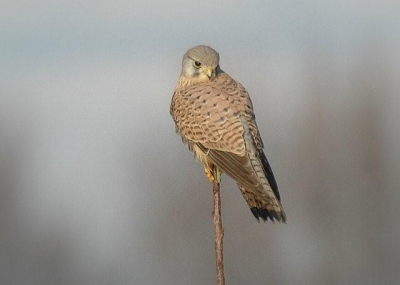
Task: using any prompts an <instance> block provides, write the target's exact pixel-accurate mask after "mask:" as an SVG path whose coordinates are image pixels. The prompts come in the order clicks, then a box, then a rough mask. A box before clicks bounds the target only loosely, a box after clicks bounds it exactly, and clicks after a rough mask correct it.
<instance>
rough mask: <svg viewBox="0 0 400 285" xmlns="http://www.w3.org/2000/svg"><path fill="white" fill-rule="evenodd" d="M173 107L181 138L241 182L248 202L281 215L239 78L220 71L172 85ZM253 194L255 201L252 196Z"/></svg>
mask: <svg viewBox="0 0 400 285" xmlns="http://www.w3.org/2000/svg"><path fill="white" fill-rule="evenodd" d="M171 113H172V115H173V117H174V120H175V123H176V126H177V130H178V131H179V132H180V134H181V135H182V137H183V139H184V140H185V141H187V142H190V143H195V144H196V145H197V146H198V147H199V148H200V149H201V150H202V151H203V152H204V153H205V154H206V155H208V157H209V158H210V160H211V161H212V162H213V163H214V164H215V165H217V166H218V167H219V168H220V169H221V170H222V171H223V172H225V173H226V174H228V175H229V176H230V177H232V178H233V179H234V180H235V181H236V182H237V183H238V184H239V187H240V189H241V191H242V193H243V195H244V196H245V198H246V200H247V202H248V203H249V205H250V207H252V205H253V204H254V207H255V208H259V209H260V211H262V210H263V209H264V210H265V211H266V213H267V214H266V215H270V216H269V217H270V218H271V219H273V218H276V219H278V220H283V221H284V220H285V216H284V212H283V209H282V206H281V204H280V201H279V200H280V197H279V192H278V187H277V184H276V182H275V178H274V175H273V174H272V170H271V168H270V166H269V164H268V161H267V159H266V157H265V155H264V153H263V150H262V148H263V143H262V140H261V137H260V134H259V132H258V128H257V125H256V122H255V116H254V113H253V106H252V103H251V100H250V97H249V95H248V93H247V91H246V90H245V89H244V88H243V87H242V86H241V85H240V84H239V83H237V82H236V81H234V80H233V79H232V78H231V77H229V75H227V74H225V73H223V74H220V75H219V76H218V77H217V78H216V79H215V80H214V81H212V82H210V83H209V84H199V85H195V86H192V87H189V88H186V89H182V90H176V91H175V94H174V97H173V99H172V105H171ZM244 191H246V192H248V194H246V193H245V192H244ZM253 196H254V197H255V198H254V199H256V201H250V200H252V199H253V198H252V197H253ZM252 211H253V209H252ZM253 214H254V215H255V216H256V217H257V218H258V217H262V218H263V219H264V216H265V215H263V213H261V214H258V215H257V214H256V213H255V212H254V211H253ZM265 219H266V218H265Z"/></svg>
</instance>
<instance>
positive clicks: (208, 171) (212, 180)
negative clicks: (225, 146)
mask: <svg viewBox="0 0 400 285" xmlns="http://www.w3.org/2000/svg"><path fill="white" fill-rule="evenodd" d="M204 172H205V173H206V176H207V178H208V180H210V181H211V182H214V181H215V177H214V175H213V171H212V169H210V168H204Z"/></svg>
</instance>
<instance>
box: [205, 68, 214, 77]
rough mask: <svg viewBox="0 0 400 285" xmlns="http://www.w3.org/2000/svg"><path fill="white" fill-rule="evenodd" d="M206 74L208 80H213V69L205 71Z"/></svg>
mask: <svg viewBox="0 0 400 285" xmlns="http://www.w3.org/2000/svg"><path fill="white" fill-rule="evenodd" d="M204 73H205V74H206V75H207V77H208V79H211V77H213V76H214V74H215V72H214V70H213V69H211V68H209V69H206V70H205V71H204Z"/></svg>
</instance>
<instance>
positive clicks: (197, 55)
mask: <svg viewBox="0 0 400 285" xmlns="http://www.w3.org/2000/svg"><path fill="white" fill-rule="evenodd" d="M218 72H220V68H219V54H218V52H216V51H215V50H213V49H212V48H210V47H208V46H196V47H194V48H191V49H190V50H188V51H187V52H186V53H185V55H184V56H183V59H182V72H181V75H183V76H185V77H189V78H191V79H195V80H199V81H203V80H204V81H205V80H210V79H212V78H214V77H215V76H216V75H217V74H218Z"/></svg>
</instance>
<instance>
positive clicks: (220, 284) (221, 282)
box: [213, 167, 225, 285]
mask: <svg viewBox="0 0 400 285" xmlns="http://www.w3.org/2000/svg"><path fill="white" fill-rule="evenodd" d="M214 177H215V180H214V181H213V197H214V210H213V218H214V226H215V257H216V266H217V285H225V277H224V256H223V238H224V229H223V228H222V218H221V196H220V182H221V172H220V170H219V169H218V168H217V167H215V169H214Z"/></svg>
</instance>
